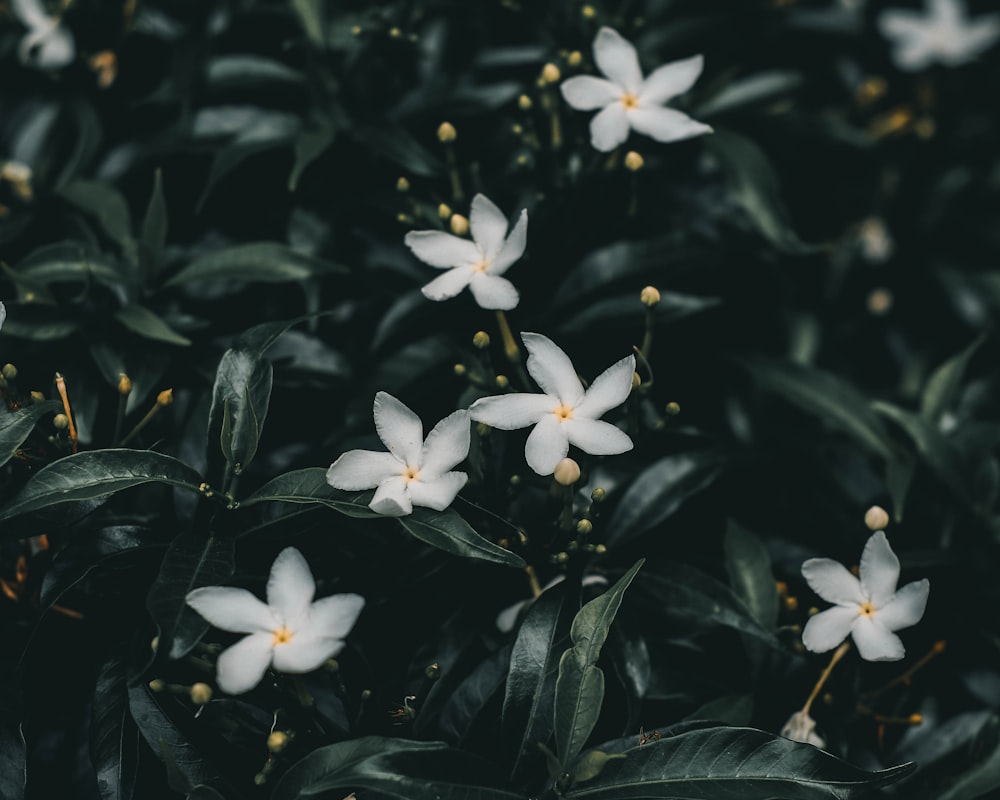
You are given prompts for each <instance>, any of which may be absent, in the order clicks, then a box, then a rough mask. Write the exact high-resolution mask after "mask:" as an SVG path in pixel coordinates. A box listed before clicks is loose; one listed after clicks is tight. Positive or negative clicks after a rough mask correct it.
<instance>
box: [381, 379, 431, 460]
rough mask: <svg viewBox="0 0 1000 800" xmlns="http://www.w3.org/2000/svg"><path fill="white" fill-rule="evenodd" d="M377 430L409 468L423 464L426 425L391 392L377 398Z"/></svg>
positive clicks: (390, 448) (392, 451)
mask: <svg viewBox="0 0 1000 800" xmlns="http://www.w3.org/2000/svg"><path fill="white" fill-rule="evenodd" d="M374 415H375V431H376V432H377V433H378V438H379V439H381V440H382V443H383V444H384V445H385V446H386V447H388V448H389V451H390V452H391V453H392V454H393V455H394V456H396V458H398V459H399V460H400V461H402V462H403V463H404V464H406V465H408V466H411V467H413V466H416V465H417V464H419V463H420V450H421V448H422V447H423V444H424V426H423V424H421V422H420V417H418V416H417V415H416V414H414V413H413V412H412V411H410V409H409V408H407V407H406V406H405V405H404V404H403V403H401V402H400V401H399V400H397V399H396V398H395V397H393V396H392V395H391V394H389V393H388V392H379V393H378V394H376V395H375V407H374Z"/></svg>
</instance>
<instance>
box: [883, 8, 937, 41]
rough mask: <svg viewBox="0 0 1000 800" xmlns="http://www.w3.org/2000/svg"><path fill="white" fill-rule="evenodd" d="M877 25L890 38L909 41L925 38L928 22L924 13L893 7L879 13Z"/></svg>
mask: <svg viewBox="0 0 1000 800" xmlns="http://www.w3.org/2000/svg"><path fill="white" fill-rule="evenodd" d="M876 25H877V27H878V29H879V32H880V33H881V34H882V35H883V36H885V37H887V38H889V39H897V40H903V41H909V40H913V39H916V38H921V39H922V38H923V32H924V28H925V27H926V25H927V22H926V19H925V17H924V15H923V14H920V13H918V12H916V11H907V10H903V9H898V8H891V9H886V10H885V11H883V12H882V13H881V14H879V16H878V21H877V22H876Z"/></svg>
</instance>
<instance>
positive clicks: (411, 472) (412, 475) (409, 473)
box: [403, 467, 420, 483]
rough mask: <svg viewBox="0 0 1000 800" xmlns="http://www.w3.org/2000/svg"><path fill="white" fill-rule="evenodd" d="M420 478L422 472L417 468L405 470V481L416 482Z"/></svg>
mask: <svg viewBox="0 0 1000 800" xmlns="http://www.w3.org/2000/svg"><path fill="white" fill-rule="evenodd" d="M419 477H420V470H419V469H417V468H416V467H407V468H406V469H405V470H403V480H404V481H406V482H407V483H409V482H410V481H415V480H417V478H419Z"/></svg>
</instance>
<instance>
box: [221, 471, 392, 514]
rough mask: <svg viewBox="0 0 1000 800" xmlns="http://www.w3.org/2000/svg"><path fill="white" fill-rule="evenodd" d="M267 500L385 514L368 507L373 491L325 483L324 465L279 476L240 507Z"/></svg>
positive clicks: (244, 501)
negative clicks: (351, 489) (346, 490)
mask: <svg viewBox="0 0 1000 800" xmlns="http://www.w3.org/2000/svg"><path fill="white" fill-rule="evenodd" d="M264 502H280V503H320V504H322V505H324V506H327V507H328V508H332V509H334V510H335V511H339V512H340V513H341V514H346V515H347V516H349V517H358V518H361V519H371V518H375V517H381V516H382V515H381V514H378V513H376V512H375V511H372V510H371V509H370V508H369V507H368V503H369V502H371V492H363V493H358V492H344V491H341V490H340V489H334V488H333V487H332V486H331V485H330V484H329V483H327V482H326V470H325V469H324V468H323V467H306V468H305V469H297V470H294V471H292V472H286V473H285V474H284V475H279V476H278V477H277V478H273V479H272V480H270V481H268V482H267V483H265V484H264V485H263V486H261V487H260V488H259V489H258V490H257V491H256V492H254V493H253V494H251V495H250V496H249V497H248V498H246V499H245V500H242V501H241V502H240V507H241V508H243V507H246V506H252V505H255V504H256V503H264Z"/></svg>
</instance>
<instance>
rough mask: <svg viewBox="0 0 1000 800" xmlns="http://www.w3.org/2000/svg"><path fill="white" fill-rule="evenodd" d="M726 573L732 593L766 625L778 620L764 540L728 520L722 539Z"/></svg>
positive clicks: (776, 592)
mask: <svg viewBox="0 0 1000 800" xmlns="http://www.w3.org/2000/svg"><path fill="white" fill-rule="evenodd" d="M722 547H723V553H724V556H725V566H726V573H727V574H728V575H729V583H730V585H731V586H732V587H733V591H734V592H735V594H736V596H737V597H739V598H740V599H741V600H742V601H743V602H744V603H745V604H746V607H747V608H748V609H749V610H750V613H751V614H753V616H754V618H755V619H756V620H757V621H758V622H759V623H760V624H761V625H762V626H763V627H764V628H765V629H766V630H772V629H773V628H774V627H775V626H776V625H777V624H778V610H779V603H780V599H779V597H778V589H777V586H776V584H775V582H774V573H773V572H772V571H771V557H770V555H768V552H767V547H765V546H764V543H763V542H762V541H761V540H760V539H759V538H758V537H757V536H755V535H754V534H752V533H751V532H750V531H748V530H746V529H744V528H741V527H740V526H739V525H737V524H736V523H735V522H733V521H732V520H730V522H729V525H728V526H727V527H726V535H725V538H724V539H723V540H722Z"/></svg>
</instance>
